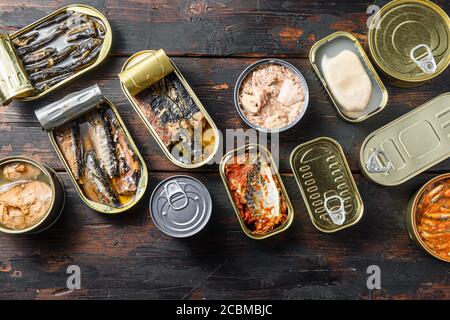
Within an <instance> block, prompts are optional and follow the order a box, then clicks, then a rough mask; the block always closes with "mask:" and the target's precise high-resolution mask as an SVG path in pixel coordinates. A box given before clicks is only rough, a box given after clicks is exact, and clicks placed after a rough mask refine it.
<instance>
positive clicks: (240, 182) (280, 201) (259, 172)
mask: <svg viewBox="0 0 450 320" xmlns="http://www.w3.org/2000/svg"><path fill="white" fill-rule="evenodd" d="M219 172H220V176H221V177H222V180H223V183H224V185H225V189H226V190H227V193H228V197H229V198H230V201H231V203H232V205H233V208H234V211H235V213H236V216H237V218H238V220H239V224H240V225H241V228H242V230H243V231H244V233H245V234H246V235H247V236H249V237H250V238H252V239H256V240H261V239H265V238H268V237H270V236H273V235H275V234H277V233H280V232H283V231H285V230H286V229H287V228H289V226H290V225H291V223H292V220H293V218H294V209H293V208H292V204H291V201H290V200H289V197H288V194H287V192H286V189H285V188H284V184H283V181H282V180H281V177H280V174H279V173H278V169H277V168H276V165H275V162H274V160H273V158H272V155H271V154H270V152H269V151H268V150H267V149H266V148H264V147H262V146H261V145H258V144H248V145H245V146H243V147H241V148H238V149H235V150H233V151H230V152H228V153H227V154H226V155H225V156H224V157H223V158H222V161H221V162H220V168H219Z"/></svg>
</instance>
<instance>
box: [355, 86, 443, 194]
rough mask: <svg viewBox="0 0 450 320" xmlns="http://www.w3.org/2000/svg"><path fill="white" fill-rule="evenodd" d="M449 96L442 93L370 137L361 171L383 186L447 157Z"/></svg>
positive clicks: (361, 157) (362, 149)
mask: <svg viewBox="0 0 450 320" xmlns="http://www.w3.org/2000/svg"><path fill="white" fill-rule="evenodd" d="M449 120H450V93H445V94H442V95H440V96H438V97H436V98H434V99H433V100H431V101H429V102H427V103H425V104H424V105H422V106H420V107H418V108H416V109H415V110H413V111H411V112H409V113H407V114H405V115H404V116H402V117H400V118H398V119H397V120H395V121H393V122H391V123H389V124H387V125H386V126H384V127H382V128H380V129H378V130H377V131H375V132H373V133H372V134H370V135H369V136H368V137H367V138H366V139H365V140H364V142H363V144H362V146H361V151H360V166H361V168H362V172H363V173H364V174H365V175H366V176H367V177H368V178H369V179H370V180H372V181H374V182H376V183H379V184H381V185H385V186H395V185H398V184H401V183H403V182H405V181H407V180H409V179H411V178H412V177H414V176H416V175H417V174H419V173H421V172H423V171H424V170H426V169H428V168H430V167H432V166H434V165H435V164H437V163H439V162H441V161H443V160H445V159H447V158H448V157H449V156H450V140H449V134H450V126H449V125H448V124H449Z"/></svg>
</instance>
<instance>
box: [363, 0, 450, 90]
mask: <svg viewBox="0 0 450 320" xmlns="http://www.w3.org/2000/svg"><path fill="white" fill-rule="evenodd" d="M366 45H367V46H368V49H369V50H368V52H369V54H370V57H371V58H372V60H373V62H374V64H375V65H376V66H377V67H378V68H379V69H380V70H381V71H382V72H383V73H384V75H385V76H386V77H387V78H388V80H389V82H390V83H391V84H393V85H397V86H400V87H414V86H418V85H421V84H423V83H426V82H428V81H430V80H431V79H433V78H434V77H436V76H437V75H439V74H441V73H442V72H443V71H444V70H445V69H446V68H447V66H448V65H449V64H450V19H449V17H448V15H447V14H446V13H445V11H444V10H442V9H441V8H440V7H439V6H438V5H436V4H434V3H433V2H431V1H423V0H394V1H391V2H389V3H388V4H386V5H385V6H384V7H383V8H381V10H380V11H378V12H377V14H376V15H375V16H374V17H373V19H372V20H371V24H370V26H369V31H368V41H367V42H366Z"/></svg>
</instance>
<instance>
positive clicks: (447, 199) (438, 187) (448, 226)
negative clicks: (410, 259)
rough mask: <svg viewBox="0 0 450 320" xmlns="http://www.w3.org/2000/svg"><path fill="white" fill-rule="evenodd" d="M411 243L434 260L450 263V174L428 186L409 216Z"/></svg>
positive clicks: (411, 203)
mask: <svg viewBox="0 0 450 320" xmlns="http://www.w3.org/2000/svg"><path fill="white" fill-rule="evenodd" d="M406 223H407V228H408V233H409V236H410V237H411V239H412V240H413V241H414V242H415V243H416V244H417V245H418V246H419V247H420V248H422V249H423V250H424V251H425V252H427V253H428V254H430V255H432V256H433V257H435V258H437V259H439V260H442V261H445V262H450V173H446V174H443V175H440V176H437V177H435V178H433V179H431V180H430V181H429V182H427V183H426V184H425V185H424V186H423V187H422V188H420V189H419V191H417V192H416V194H415V195H414V196H413V197H412V198H411V200H410V201H409V204H408V209H407V212H406Z"/></svg>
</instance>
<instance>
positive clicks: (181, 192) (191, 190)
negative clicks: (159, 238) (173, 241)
mask: <svg viewBox="0 0 450 320" xmlns="http://www.w3.org/2000/svg"><path fill="white" fill-rule="evenodd" d="M211 211H212V200H211V196H210V194H209V192H208V189H206V187H205V186H204V185H203V183H201V182H200V181H198V180H197V179H195V178H192V177H189V176H173V177H170V178H167V179H166V180H164V181H162V182H161V183H159V184H158V186H157V187H156V188H155V190H154V191H153V193H152V196H151V198H150V214H151V217H152V220H153V223H154V224H155V225H156V226H157V227H158V229H159V230H161V231H162V232H164V233H165V234H167V235H169V236H171V237H174V238H186V237H190V236H193V235H195V234H197V233H198V232H200V231H201V230H202V229H203V228H204V227H205V226H206V224H207V223H208V221H209V218H210V217H211Z"/></svg>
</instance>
